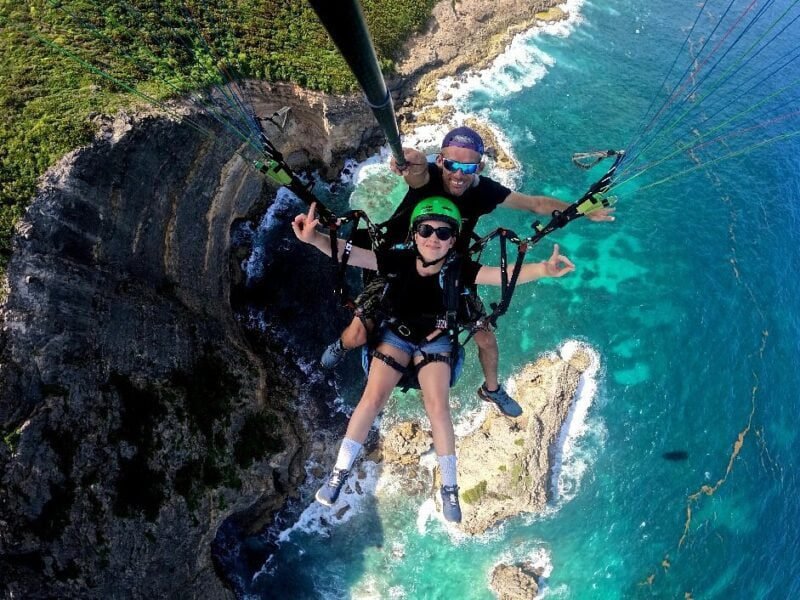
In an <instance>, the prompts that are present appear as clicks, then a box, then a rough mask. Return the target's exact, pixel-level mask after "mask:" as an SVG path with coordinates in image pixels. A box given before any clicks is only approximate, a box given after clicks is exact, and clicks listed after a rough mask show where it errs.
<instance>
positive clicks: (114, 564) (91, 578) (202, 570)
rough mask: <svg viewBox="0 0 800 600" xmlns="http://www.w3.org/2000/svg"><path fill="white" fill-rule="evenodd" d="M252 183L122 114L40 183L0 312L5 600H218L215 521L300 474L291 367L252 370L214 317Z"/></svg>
mask: <svg viewBox="0 0 800 600" xmlns="http://www.w3.org/2000/svg"><path fill="white" fill-rule="evenodd" d="M195 118H197V119H202V116H200V115H195ZM206 125H207V126H208V127H210V128H213V127H214V125H213V123H206ZM263 186H264V184H263V178H262V177H261V176H260V175H258V174H257V173H256V172H255V170H254V169H252V168H251V167H250V166H249V165H248V164H247V163H246V162H245V161H244V160H242V159H241V158H239V156H238V155H236V154H234V153H233V152H232V149H231V147H230V140H229V139H228V138H226V137H225V136H220V137H218V138H213V139H209V138H207V137H204V136H202V135H199V134H198V133H197V132H196V131H195V130H194V129H192V128H190V127H188V126H187V125H185V124H182V123H179V122H176V121H173V120H169V119H165V118H163V117H162V118H158V117H147V116H146V117H141V118H134V117H127V116H125V115H123V116H121V117H120V118H118V119H116V120H114V121H110V122H106V123H105V124H104V125H103V127H102V128H101V134H100V137H99V139H98V140H97V142H96V143H94V144H93V145H91V146H89V147H86V148H82V149H80V150H77V151H75V152H74V153H72V154H71V155H68V156H67V157H65V158H64V159H63V160H62V161H61V162H60V163H59V164H58V165H57V166H56V167H55V168H53V169H52V170H51V171H49V172H48V174H47V175H46V177H45V178H44V179H43V181H42V182H41V186H40V191H39V193H38V195H37V197H36V199H35V200H34V202H33V203H32V204H31V206H30V208H29V209H28V211H27V213H26V215H25V217H24V220H23V222H22V223H21V224H20V226H19V234H18V236H17V238H16V240H15V244H16V248H15V253H14V256H13V259H12V261H11V263H10V265H9V269H8V283H9V295H8V298H7V300H6V302H5V303H4V304H3V306H2V309H1V311H0V324H1V325H2V329H0V427H1V428H2V438H3V441H2V443H0V478H1V480H0V590H2V591H3V594H4V595H5V596H7V597H20V598H31V597H37V598H41V597H59V598H75V597H81V598H109V597H115V596H116V595H118V594H119V593H123V594H126V593H130V594H131V595H133V596H137V597H154V598H159V597H179V596H180V597H203V598H222V597H229V596H230V595H231V594H230V592H229V591H227V590H226V589H225V588H224V586H223V584H222V582H221V581H220V580H219V579H218V577H217V576H216V574H215V572H214V568H213V565H212V557H211V550H210V546H211V543H212V540H213V539H214V537H215V535H216V532H217V528H218V527H219V525H220V523H221V522H222V521H223V520H224V519H225V518H226V517H228V516H229V515H231V514H235V513H238V512H242V511H252V512H254V513H257V514H258V515H260V516H261V519H262V521H263V520H265V519H268V517H269V515H270V514H273V513H274V512H275V510H277V509H278V508H280V507H281V506H283V504H284V503H285V501H286V498H287V497H288V495H289V494H290V493H293V490H294V489H295V488H296V486H297V485H298V483H299V482H301V481H302V480H303V479H304V478H305V472H304V470H303V464H304V462H305V459H306V458H307V456H306V455H305V450H304V447H305V444H306V442H305V438H306V434H305V432H304V430H303V427H302V423H303V422H302V421H300V420H299V419H298V418H297V417H296V415H294V410H295V403H296V390H295V389H294V388H293V386H292V385H290V384H287V383H286V381H287V377H286V376H285V375H282V372H284V371H285V372H286V373H288V374H289V376H290V377H289V378H288V381H291V380H292V379H291V374H292V370H293V369H295V367H294V366H293V365H292V364H291V357H290V356H287V355H285V353H280V352H274V353H271V351H270V350H269V349H263V352H264V354H265V356H266V359H265V360H262V358H261V357H257V356H255V355H254V353H253V351H252V349H251V347H250V346H249V345H248V344H247V343H246V341H245V339H244V337H243V334H242V331H241V330H240V327H239V325H238V323H237V322H236V320H235V319H234V315H233V312H232V310H231V306H230V289H231V276H230V273H231V263H230V256H229V249H230V239H229V238H230V231H231V225H232V223H233V222H234V221H235V220H236V219H240V218H242V217H244V216H245V215H246V214H247V213H248V212H249V211H250V210H251V209H252V208H253V206H254V205H257V204H261V205H262V206H263V204H264V203H265V201H266V198H265V192H266V191H268V190H264V189H263ZM265 364H266V365H267V366H268V367H269V368H266V367H265ZM304 414H305V415H306V418H307V419H310V420H313V419H314V415H315V413H314V407H313V406H312V407H305V408H304Z"/></svg>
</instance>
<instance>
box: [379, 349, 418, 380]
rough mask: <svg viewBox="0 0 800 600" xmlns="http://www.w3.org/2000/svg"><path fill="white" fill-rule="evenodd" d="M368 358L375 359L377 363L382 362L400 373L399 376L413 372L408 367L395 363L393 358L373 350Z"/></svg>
mask: <svg viewBox="0 0 800 600" xmlns="http://www.w3.org/2000/svg"><path fill="white" fill-rule="evenodd" d="M369 354H370V356H372V358H377V359H378V360H379V361H381V362H383V363H384V364H386V365H388V366H390V367H391V368H392V369H394V370H395V371H397V372H398V373H400V374H401V375H410V374H412V373H413V372H414V371H413V370H412V369H409V368H408V367H404V366H403V365H401V364H400V363H399V362H397V361H396V360H395V359H394V358H392V357H391V356H389V355H388V354H384V353H383V352H381V351H380V350H377V349H373V350H371V351H370V353H369Z"/></svg>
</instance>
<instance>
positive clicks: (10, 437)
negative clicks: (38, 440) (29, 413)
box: [3, 428, 22, 452]
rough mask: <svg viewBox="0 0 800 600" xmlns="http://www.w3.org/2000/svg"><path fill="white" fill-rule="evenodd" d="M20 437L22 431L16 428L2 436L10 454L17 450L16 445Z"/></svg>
mask: <svg viewBox="0 0 800 600" xmlns="http://www.w3.org/2000/svg"><path fill="white" fill-rule="evenodd" d="M21 437H22V431H21V430H20V429H19V428H17V429H15V430H14V431H9V432H8V433H6V434H5V435H3V442H4V443H5V445H6V446H8V449H9V450H11V452H14V450H16V449H17V444H18V443H19V438H21Z"/></svg>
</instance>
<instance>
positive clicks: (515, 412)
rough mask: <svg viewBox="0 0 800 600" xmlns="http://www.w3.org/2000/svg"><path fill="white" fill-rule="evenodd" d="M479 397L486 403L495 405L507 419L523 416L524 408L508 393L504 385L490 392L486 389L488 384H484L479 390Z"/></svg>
mask: <svg viewBox="0 0 800 600" xmlns="http://www.w3.org/2000/svg"><path fill="white" fill-rule="evenodd" d="M478 396H480V397H481V398H482V399H483V400H485V401H486V402H491V403H492V404H494V405H495V406H496V407H497V408H498V409H500V412H501V413H503V414H504V415H506V416H507V417H518V416H520V415H521V414H522V407H521V406H520V405H519V404H518V403H517V401H516V400H514V399H513V398H512V397H511V396H509V395H508V394H507V393H506V391H505V390H504V389H503V386H502V385H501V386H499V387H498V388H497V389H496V390H495V391H493V392H490V391H489V390H487V389H486V383H484V384H483V385H482V386H481V387H479V388H478Z"/></svg>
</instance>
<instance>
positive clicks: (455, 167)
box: [442, 158, 481, 175]
mask: <svg viewBox="0 0 800 600" xmlns="http://www.w3.org/2000/svg"><path fill="white" fill-rule="evenodd" d="M442 162H443V163H444V168H445V169H447V170H448V171H450V172H451V173H455V172H456V171H461V172H462V173H464V175H472V174H473V173H476V172H477V171H478V167H479V166H481V163H465V162H458V161H457V160H450V159H449V158H444V159H442Z"/></svg>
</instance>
